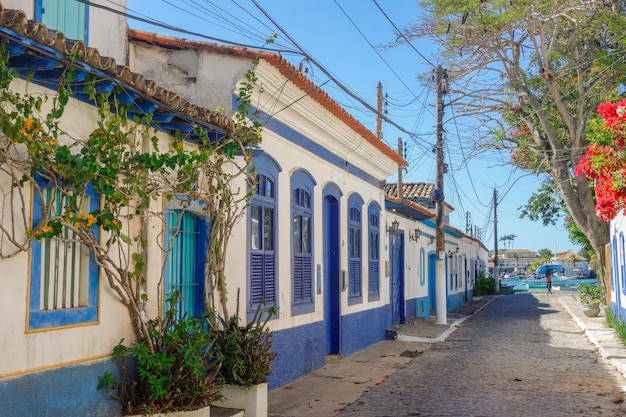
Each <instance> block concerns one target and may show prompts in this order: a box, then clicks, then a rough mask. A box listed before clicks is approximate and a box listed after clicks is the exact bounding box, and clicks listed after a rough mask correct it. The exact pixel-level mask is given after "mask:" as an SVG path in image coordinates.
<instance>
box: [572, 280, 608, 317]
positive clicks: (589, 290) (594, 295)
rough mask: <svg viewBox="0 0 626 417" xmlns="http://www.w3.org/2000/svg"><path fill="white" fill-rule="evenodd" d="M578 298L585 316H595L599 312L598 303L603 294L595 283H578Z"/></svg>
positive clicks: (601, 299)
mask: <svg viewBox="0 0 626 417" xmlns="http://www.w3.org/2000/svg"><path fill="white" fill-rule="evenodd" d="M578 299H579V300H580V302H581V304H582V305H583V313H584V314H585V316H587V317H596V316H597V315H598V314H600V303H601V302H602V301H603V299H604V296H603V294H602V289H601V288H600V287H599V286H598V285H597V284H587V283H586V282H581V283H580V284H578Z"/></svg>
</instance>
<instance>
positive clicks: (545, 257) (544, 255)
mask: <svg viewBox="0 0 626 417" xmlns="http://www.w3.org/2000/svg"><path fill="white" fill-rule="evenodd" d="M537 255H539V258H540V259H541V260H542V262H543V263H544V265H548V264H549V263H550V260H551V259H552V255H553V253H552V251H551V250H550V249H548V248H544V249H539V250H538V251H537Z"/></svg>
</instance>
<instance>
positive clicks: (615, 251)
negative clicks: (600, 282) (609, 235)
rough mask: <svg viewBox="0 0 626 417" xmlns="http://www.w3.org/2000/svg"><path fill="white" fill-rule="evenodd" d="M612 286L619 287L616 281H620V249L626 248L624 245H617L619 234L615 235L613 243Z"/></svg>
mask: <svg viewBox="0 0 626 417" xmlns="http://www.w3.org/2000/svg"><path fill="white" fill-rule="evenodd" d="M611 246H612V247H611V288H617V287H616V283H617V282H619V281H618V279H617V276H618V269H617V265H618V263H617V262H618V261H617V260H618V253H619V251H620V250H621V251H624V250H625V249H624V248H623V247H622V248H621V249H620V248H619V247H618V245H617V235H613V243H612V245H611Z"/></svg>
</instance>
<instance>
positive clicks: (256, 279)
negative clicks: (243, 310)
mask: <svg viewBox="0 0 626 417" xmlns="http://www.w3.org/2000/svg"><path fill="white" fill-rule="evenodd" d="M251 270H252V271H251V272H252V282H251V285H250V302H251V303H252V304H253V305H258V304H259V303H260V302H261V300H262V299H263V275H264V274H263V272H264V265H263V255H262V254H257V253H253V254H252V262H251Z"/></svg>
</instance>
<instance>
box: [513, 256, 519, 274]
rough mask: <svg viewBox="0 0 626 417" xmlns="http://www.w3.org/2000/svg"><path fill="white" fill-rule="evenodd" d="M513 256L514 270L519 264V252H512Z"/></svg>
mask: <svg viewBox="0 0 626 417" xmlns="http://www.w3.org/2000/svg"><path fill="white" fill-rule="evenodd" d="M513 258H514V259H515V272H518V271H517V266H518V265H519V254H518V253H514V254H513Z"/></svg>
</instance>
